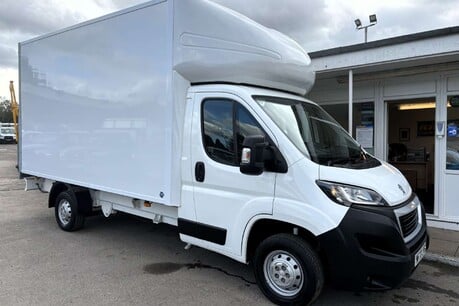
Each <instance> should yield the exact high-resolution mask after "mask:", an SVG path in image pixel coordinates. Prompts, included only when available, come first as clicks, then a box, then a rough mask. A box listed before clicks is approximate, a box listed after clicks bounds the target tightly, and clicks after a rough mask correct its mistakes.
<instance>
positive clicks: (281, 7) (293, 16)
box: [214, 0, 327, 50]
mask: <svg viewBox="0 0 459 306" xmlns="http://www.w3.org/2000/svg"><path fill="white" fill-rule="evenodd" d="M214 1H215V2H217V3H219V4H221V5H223V6H226V7H229V8H231V9H233V10H235V11H237V12H239V13H241V14H243V15H246V16H248V17H249V18H251V19H253V20H255V21H256V22H258V23H260V24H262V25H264V26H266V27H269V28H273V29H276V30H278V31H279V32H282V33H284V34H287V35H289V36H290V37H292V38H293V39H295V40H296V41H297V42H298V43H300V44H301V45H302V46H303V47H304V48H305V49H306V50H311V47H312V46H315V45H317V41H320V40H321V39H322V37H323V30H324V29H323V26H322V24H323V21H324V20H326V19H327V13H326V11H325V9H326V5H325V2H324V1H322V0H320V1H304V0H283V1H278V0H263V1H245V0H214Z"/></svg>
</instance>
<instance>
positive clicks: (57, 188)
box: [48, 182, 72, 208]
mask: <svg viewBox="0 0 459 306" xmlns="http://www.w3.org/2000/svg"><path fill="white" fill-rule="evenodd" d="M65 190H72V187H71V186H70V185H69V184H66V183H62V182H54V183H53V186H52V187H51V191H50V192H49V196H48V208H52V207H54V205H55V203H56V198H57V196H58V195H59V194H60V193H61V192H63V191H65Z"/></svg>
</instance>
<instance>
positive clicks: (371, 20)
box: [354, 14, 378, 43]
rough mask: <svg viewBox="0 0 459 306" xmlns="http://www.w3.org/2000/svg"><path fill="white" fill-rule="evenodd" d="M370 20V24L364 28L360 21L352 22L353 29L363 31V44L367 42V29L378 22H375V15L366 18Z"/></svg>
mask: <svg viewBox="0 0 459 306" xmlns="http://www.w3.org/2000/svg"><path fill="white" fill-rule="evenodd" d="M368 17H369V19H370V24H368V25H366V26H364V25H363V24H362V22H361V21H360V19H358V18H357V19H356V20H354V23H355V27H356V29H357V30H362V29H365V43H366V42H367V41H368V28H369V27H372V26H374V25H375V24H376V23H378V21H377V20H376V14H373V15H370V16H368Z"/></svg>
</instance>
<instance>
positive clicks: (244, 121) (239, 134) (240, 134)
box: [236, 104, 266, 165]
mask: <svg viewBox="0 0 459 306" xmlns="http://www.w3.org/2000/svg"><path fill="white" fill-rule="evenodd" d="M236 105H237V106H236V139H237V161H238V165H239V163H240V162H241V154H242V144H243V143H244V139H245V138H246V137H247V136H254V135H262V136H265V137H266V135H265V133H264V132H263V130H262V128H261V126H260V125H259V124H258V122H257V121H256V120H255V118H253V116H252V115H251V114H250V113H249V112H248V111H247V109H246V108H245V107H243V106H242V105H240V104H236Z"/></svg>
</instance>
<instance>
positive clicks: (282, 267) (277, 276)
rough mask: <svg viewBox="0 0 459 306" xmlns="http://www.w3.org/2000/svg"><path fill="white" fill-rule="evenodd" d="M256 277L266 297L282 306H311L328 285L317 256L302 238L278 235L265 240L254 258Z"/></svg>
mask: <svg viewBox="0 0 459 306" xmlns="http://www.w3.org/2000/svg"><path fill="white" fill-rule="evenodd" d="M254 267H255V277H256V279H257V283H258V285H259V287H260V289H261V290H262V291H263V293H264V294H265V295H266V296H267V297H268V298H269V299H270V300H271V301H272V302H274V303H276V304H279V305H307V304H309V303H312V302H313V301H314V300H315V299H316V298H317V297H318V296H319V294H320V292H321V290H322V286H323V282H324V276H323V272H322V266H321V263H320V260H319V257H318V255H317V253H316V252H315V251H314V250H313V249H312V248H311V247H310V246H309V244H308V243H307V242H306V241H304V240H303V239H301V238H300V237H298V236H294V235H290V234H277V235H274V236H271V237H268V238H267V239H265V240H264V241H263V242H262V243H261V244H260V245H259V246H258V248H257V250H256V252H255V257H254Z"/></svg>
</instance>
